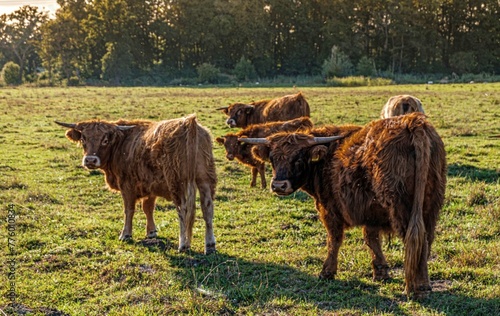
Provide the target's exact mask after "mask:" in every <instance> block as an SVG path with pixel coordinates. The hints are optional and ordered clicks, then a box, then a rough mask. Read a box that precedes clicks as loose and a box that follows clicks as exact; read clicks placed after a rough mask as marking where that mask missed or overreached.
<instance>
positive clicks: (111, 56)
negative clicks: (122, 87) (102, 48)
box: [102, 43, 133, 85]
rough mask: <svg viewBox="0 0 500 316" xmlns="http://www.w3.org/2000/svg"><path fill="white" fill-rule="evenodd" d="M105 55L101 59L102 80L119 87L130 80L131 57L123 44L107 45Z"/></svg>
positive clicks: (128, 48)
mask: <svg viewBox="0 0 500 316" xmlns="http://www.w3.org/2000/svg"><path fill="white" fill-rule="evenodd" d="M106 47H107V53H106V54H105V55H104V56H103V58H102V78H103V79H104V80H108V81H109V82H110V83H111V84H113V85H119V84H121V83H123V82H124V81H126V80H127V79H129V78H130V76H131V69H130V64H131V63H132V60H133V56H132V53H131V52H130V47H129V46H128V45H127V44H125V43H108V44H107V45H106Z"/></svg>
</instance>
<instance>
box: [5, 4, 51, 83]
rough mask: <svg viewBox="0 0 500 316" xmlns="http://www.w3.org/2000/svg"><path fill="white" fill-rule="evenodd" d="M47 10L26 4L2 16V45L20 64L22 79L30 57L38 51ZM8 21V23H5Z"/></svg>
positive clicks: (20, 76)
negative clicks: (42, 10)
mask: <svg viewBox="0 0 500 316" xmlns="http://www.w3.org/2000/svg"><path fill="white" fill-rule="evenodd" d="M47 19H48V15H47V13H46V12H39V11H38V7H35V6H30V5H25V6H22V7H20V8H19V9H18V10H16V11H14V12H13V13H11V14H8V15H4V16H3V17H2V20H3V21H4V22H3V23H0V27H1V29H0V46H2V47H3V48H4V49H6V50H8V51H10V52H11V53H12V55H13V57H14V58H15V59H16V60H17V64H18V65H19V78H20V80H22V78H23V75H24V71H25V67H26V65H27V61H28V59H29V58H30V57H31V55H32V54H35V53H36V50H35V49H36V43H37V42H38V41H40V39H41V27H42V25H43V24H44V23H45V22H46V21H47ZM5 22H6V23H5Z"/></svg>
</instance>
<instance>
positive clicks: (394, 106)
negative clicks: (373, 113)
mask: <svg viewBox="0 0 500 316" xmlns="http://www.w3.org/2000/svg"><path fill="white" fill-rule="evenodd" d="M412 112H421V113H425V112H424V108H423V107H422V102H420V100H419V99H417V98H415V97H414V96H411V95H408V94H403V95H396V96H393V97H391V98H390V99H389V100H388V101H387V103H386V104H385V105H384V107H383V108H382V112H381V113H380V117H381V118H388V117H393V116H398V115H404V114H408V113H412Z"/></svg>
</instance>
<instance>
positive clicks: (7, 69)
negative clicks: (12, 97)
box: [2, 61, 22, 85]
mask: <svg viewBox="0 0 500 316" xmlns="http://www.w3.org/2000/svg"><path fill="white" fill-rule="evenodd" d="M19 68H21V67H19V65H18V64H16V63H14V62H12V61H9V62H8V63H6V64H5V65H4V66H3V68H2V79H3V81H4V82H5V84H7V85H18V84H21V83H22V80H21V77H19Z"/></svg>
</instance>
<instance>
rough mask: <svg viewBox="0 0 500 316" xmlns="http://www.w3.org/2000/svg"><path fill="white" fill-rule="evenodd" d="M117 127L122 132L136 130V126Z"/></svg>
mask: <svg viewBox="0 0 500 316" xmlns="http://www.w3.org/2000/svg"><path fill="white" fill-rule="evenodd" d="M116 127H118V129H119V130H120V131H126V130H129V129H131V128H134V127H135V125H117V126H116Z"/></svg>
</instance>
